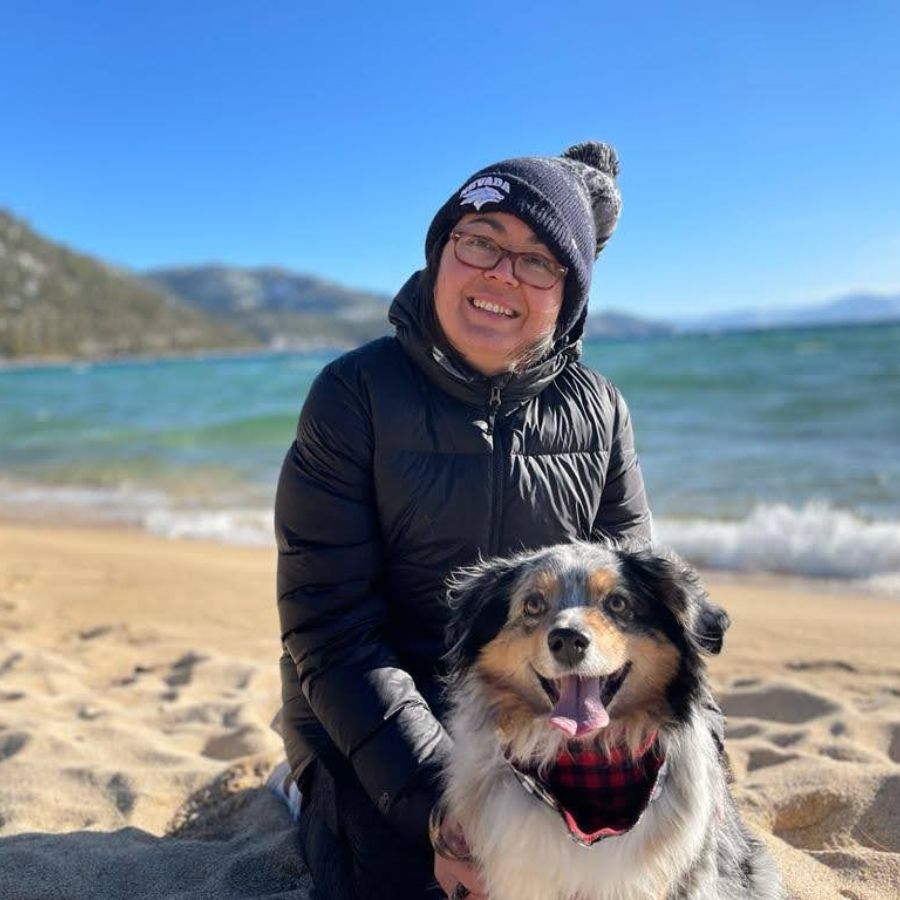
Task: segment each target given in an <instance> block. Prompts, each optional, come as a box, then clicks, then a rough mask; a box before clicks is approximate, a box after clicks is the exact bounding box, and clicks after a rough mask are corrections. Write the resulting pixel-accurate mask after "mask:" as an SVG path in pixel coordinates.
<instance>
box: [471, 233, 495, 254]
mask: <svg viewBox="0 0 900 900" xmlns="http://www.w3.org/2000/svg"><path fill="white" fill-rule="evenodd" d="M465 243H466V244H467V245H468V246H469V247H472V248H473V249H474V250H493V249H494V247H496V246H497V245H496V244H495V243H494V242H493V241H492V240H491V239H490V238H486V237H481V236H480V235H478V234H467V235H466V237H465Z"/></svg>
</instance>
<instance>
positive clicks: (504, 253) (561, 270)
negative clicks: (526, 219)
mask: <svg viewBox="0 0 900 900" xmlns="http://www.w3.org/2000/svg"><path fill="white" fill-rule="evenodd" d="M463 237H477V238H481V239H482V240H484V241H490V242H491V243H492V244H493V245H494V246H495V247H496V248H497V250H498V252H499V253H500V255H499V256H498V257H497V260H496V262H495V263H494V264H493V265H490V266H477V265H475V263H470V262H466V260H464V259H460V258H459V239H460V238H463ZM450 239H451V240H452V241H453V255H454V256H455V257H456V259H457V262H460V263H462V264H463V265H464V266H468V267H469V268H470V269H479V270H480V271H482V272H490V270H491V269H496V268H497V266H499V265H500V263H501V262H503V260H504V259H507V258H509V260H510V262H511V263H512V270H513V274H514V275H515V276H516V278H517V279H518V280H519V281H521V282H524V283H525V284H527V285H528V286H529V287H533V288H534V289H535V290H538V291H549V290H550V289H551V288H554V287H556V285H557V284H559V282H560V279H562V278H565V277H566V275H568V274H569V267H568V266H561V265H560V264H559V263H558V262H556V260H554V259H550V258H549V257H546V256H544V254H543V253H538V252H536V251H535V250H524V251H518V250H507V249H506V247H501V246H500V244H498V243H497V242H496V241H495V240H494V239H493V238H492V237H489V236H488V235H486V234H478V233H477V232H474V231H451V232H450ZM523 256H540V257H541V259H545V260H547V262H548V263H549V264H550V265H551V266H552V268H553V269H554V270H555V272H556V278H555V279H554V280H553V282H552V283H551V284H548V285H543V284H532V282H530V281H529V280H528V279H527V278H523V277H522V276H521V275H520V274H519V272H518V270H517V269H516V263H518V261H519V259H520V258H521V257H523Z"/></svg>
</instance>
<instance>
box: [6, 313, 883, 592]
mask: <svg viewBox="0 0 900 900" xmlns="http://www.w3.org/2000/svg"><path fill="white" fill-rule="evenodd" d="M332 356H333V354H328V353H321V352H318V353H302V354H289V355H260V356H254V357H233V358H224V359H223V358H218V359H191V360H163V361H146V362H144V361H140V362H121V363H101V364H75V365H68V366H44V367H34V368H15V369H6V370H0V504H2V505H3V507H4V509H5V510H6V514H7V515H8V516H14V517H23V516H25V517H30V518H34V517H44V518H47V517H57V518H65V519H72V518H75V519H78V518H83V519H88V520H92V521H93V520H98V519H100V520H112V521H125V522H129V523H131V524H137V525H139V526H141V527H144V528H146V529H148V530H150V531H153V532H156V533H160V534H164V535H168V536H170V537H205V538H213V539H216V540H221V541H231V542H239V543H267V542H271V537H270V534H271V506H272V499H273V496H274V489H275V482H276V478H277V474H278V469H279V466H280V463H281V458H282V456H283V454H284V451H285V449H286V448H287V446H288V444H289V442H290V441H291V439H292V437H293V433H294V427H295V424H296V419H297V413H298V411H299V409H300V406H301V404H302V402H303V398H304V396H305V393H306V391H307V390H308V389H309V385H310V384H311V382H312V380H313V378H314V377H315V375H316V374H317V372H318V371H319V370H320V369H321V367H322V366H323V365H324V364H325V363H326V362H327V361H328V360H329V359H331V358H332ZM584 359H585V361H586V362H587V363H588V364H589V365H592V366H593V367H594V368H597V369H599V370H600V371H601V372H603V373H604V374H606V375H607V376H608V377H610V378H611V379H612V380H613V381H615V382H616V383H617V384H618V385H619V387H620V388H621V389H622V391H623V393H624V395H625V397H626V399H627V400H628V403H629V405H630V407H631V410H632V415H633V418H634V424H635V433H636V438H637V444H638V449H639V452H640V454H641V460H642V465H643V469H644V475H645V479H646V481H647V486H648V492H649V495H650V500H651V505H652V507H653V510H654V515H655V521H656V534H657V536H658V537H659V539H661V540H663V541H664V542H666V543H669V544H671V545H673V546H674V547H675V548H676V549H678V550H679V551H680V552H682V553H684V554H685V555H686V556H688V557H689V558H691V559H692V560H694V561H695V562H698V563H700V564H703V565H706V566H713V567H719V568H726V569H735V570H746V569H749V570H754V571H758V570H763V571H776V572H787V573H793V574H799V575H813V576H819V577H827V578H833V579H840V580H842V581H847V580H854V581H855V580H864V581H867V582H868V583H869V584H870V585H871V586H874V587H876V588H883V589H886V590H888V591H890V592H894V591H895V590H900V324H893V325H884V326H873V327H854V328H828V329H804V330H783V331H769V332H756V333H746V334H728V335H721V336H699V335H693V336H682V337H675V338H664V339H654V340H640V341H617V342H608V341H602V342H601V341H595V342H590V343H588V344H587V345H586V346H585V352H584Z"/></svg>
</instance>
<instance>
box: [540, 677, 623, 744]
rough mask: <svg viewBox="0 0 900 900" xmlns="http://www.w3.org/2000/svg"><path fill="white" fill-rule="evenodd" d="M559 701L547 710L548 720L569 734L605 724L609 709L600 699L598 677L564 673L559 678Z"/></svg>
mask: <svg viewBox="0 0 900 900" xmlns="http://www.w3.org/2000/svg"><path fill="white" fill-rule="evenodd" d="M559 689H560V694H559V701H558V702H557V704H556V706H555V707H553V712H552V713H550V724H551V725H553V726H554V728H558V729H559V730H560V731H564V732H565V733H566V734H568V735H569V736H570V737H580V736H581V735H582V734H587V733H588V732H589V731H596V730H597V729H598V728H605V727H606V726H607V725H609V713H608V712H607V711H606V707H605V706H604V705H603V701H602V700H601V699H600V679H599V678H579V677H578V676H577V675H568V676H566V677H565V678H562V679H560V681H559Z"/></svg>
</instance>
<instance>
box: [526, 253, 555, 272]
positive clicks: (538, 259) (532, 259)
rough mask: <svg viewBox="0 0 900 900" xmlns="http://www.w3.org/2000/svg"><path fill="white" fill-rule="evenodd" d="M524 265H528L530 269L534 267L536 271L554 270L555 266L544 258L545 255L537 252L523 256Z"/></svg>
mask: <svg viewBox="0 0 900 900" xmlns="http://www.w3.org/2000/svg"><path fill="white" fill-rule="evenodd" d="M522 265H524V266H526V267H527V268H529V269H532V270H533V271H535V272H552V271H553V267H552V266H551V265H550V260H548V259H544V257H543V256H539V255H537V254H529V255H528V256H523V257H522Z"/></svg>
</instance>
